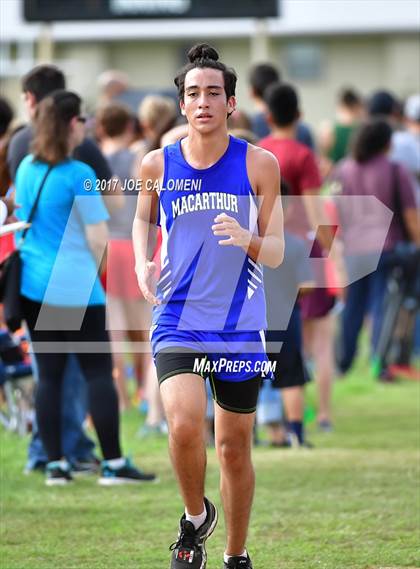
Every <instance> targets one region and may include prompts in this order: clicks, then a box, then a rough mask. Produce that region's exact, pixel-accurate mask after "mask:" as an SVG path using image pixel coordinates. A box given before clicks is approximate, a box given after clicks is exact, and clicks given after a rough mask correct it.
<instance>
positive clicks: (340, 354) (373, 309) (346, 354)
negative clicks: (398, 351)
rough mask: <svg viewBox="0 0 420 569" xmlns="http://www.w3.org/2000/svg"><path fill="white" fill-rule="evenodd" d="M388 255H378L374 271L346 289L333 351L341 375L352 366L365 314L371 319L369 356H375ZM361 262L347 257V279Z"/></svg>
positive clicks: (361, 260)
mask: <svg viewBox="0 0 420 569" xmlns="http://www.w3.org/2000/svg"><path fill="white" fill-rule="evenodd" d="M389 256H390V253H389V252H384V253H382V255H381V258H380V259H379V263H378V267H377V269H376V271H374V272H373V273H370V274H369V275H367V276H365V277H363V278H361V279H359V280H357V281H356V282H354V283H352V284H350V285H349V286H348V287H347V296H346V301H345V305H344V309H343V312H342V314H341V325H340V333H339V346H338V350H337V365H338V367H339V369H340V371H341V372H343V373H344V372H346V371H348V370H349V369H350V368H351V366H352V363H353V360H354V358H355V356H356V352H357V340H358V337H359V333H360V330H361V328H362V325H363V321H364V318H365V316H366V314H368V313H370V315H371V317H372V335H371V354H372V355H374V354H375V351H376V348H377V345H378V340H379V334H380V332H381V326H382V318H383V302H384V296H385V291H386V283H387V279H388V275H389V272H390V265H389V262H388V261H389ZM363 263H364V258H363V257H362V256H360V257H348V258H347V259H346V265H347V270H348V272H349V276H350V277H351V274H352V271H353V270H355V269H356V268H357V267H358V266H359V267H360V266H361V265H363Z"/></svg>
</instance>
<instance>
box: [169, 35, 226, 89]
mask: <svg viewBox="0 0 420 569" xmlns="http://www.w3.org/2000/svg"><path fill="white" fill-rule="evenodd" d="M187 57H188V61H189V63H187V65H185V66H184V67H183V68H182V69H181V71H179V73H178V75H177V76H176V77H175V79H174V83H175V85H176V86H177V88H178V97H179V99H180V100H182V99H183V98H184V90H185V76H186V75H187V73H188V71H191V69H195V68H197V67H198V68H200V69H205V68H210V69H217V70H218V71H221V72H222V73H223V79H224V82H225V93H226V98H227V99H229V97H233V96H234V95H235V88H236V79H237V77H236V73H235V71H234V70H233V69H232V68H230V67H226V65H225V64H224V63H222V62H221V61H219V54H218V53H217V51H216V50H215V49H214V47H211V46H210V45H208V44H206V43H200V44H197V45H194V46H193V47H192V48H191V49H190V50H189V52H188V54H187Z"/></svg>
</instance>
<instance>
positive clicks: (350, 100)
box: [338, 88, 362, 109]
mask: <svg viewBox="0 0 420 569" xmlns="http://www.w3.org/2000/svg"><path fill="white" fill-rule="evenodd" d="M338 101H339V102H340V103H341V104H342V105H344V106H345V107H348V108H350V109H353V108H354V107H359V106H360V105H361V104H362V98H361V97H360V95H359V94H358V93H357V92H356V91H355V90H354V89H349V88H344V89H342V90H341V91H340V93H339V95H338Z"/></svg>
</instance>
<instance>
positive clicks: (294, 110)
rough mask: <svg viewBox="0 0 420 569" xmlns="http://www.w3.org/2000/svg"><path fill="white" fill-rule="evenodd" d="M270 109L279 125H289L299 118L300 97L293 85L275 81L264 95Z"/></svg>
mask: <svg viewBox="0 0 420 569" xmlns="http://www.w3.org/2000/svg"><path fill="white" fill-rule="evenodd" d="M264 100H265V102H266V103H267V107H268V110H269V111H270V113H271V116H272V117H273V121H274V123H275V124H276V125H277V126H289V125H291V124H292V123H293V122H295V120H296V119H298V118H299V99H298V96H297V93H296V91H295V89H294V88H293V87H292V86H291V85H286V84H284V83H275V84H273V85H270V86H269V87H268V88H267V90H266V92H265V95H264Z"/></svg>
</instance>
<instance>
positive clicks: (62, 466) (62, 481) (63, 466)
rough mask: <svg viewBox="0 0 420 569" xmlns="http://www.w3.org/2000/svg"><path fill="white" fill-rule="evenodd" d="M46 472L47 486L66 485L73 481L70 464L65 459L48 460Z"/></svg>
mask: <svg viewBox="0 0 420 569" xmlns="http://www.w3.org/2000/svg"><path fill="white" fill-rule="evenodd" d="M45 472H46V474H47V477H46V479H45V484H46V485H47V486H65V485H66V484H69V482H72V481H73V478H72V475H71V473H70V465H69V463H68V462H66V461H65V460H56V461H55V462H48V464H47V466H46V469H45Z"/></svg>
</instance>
